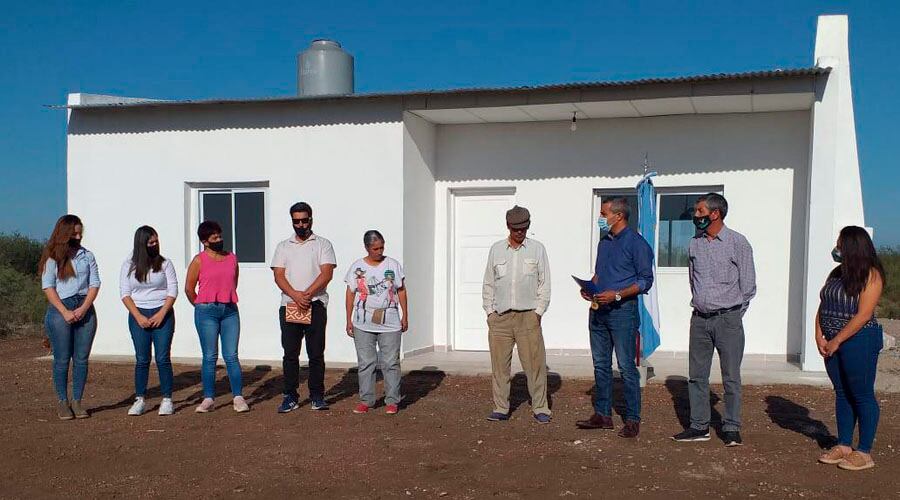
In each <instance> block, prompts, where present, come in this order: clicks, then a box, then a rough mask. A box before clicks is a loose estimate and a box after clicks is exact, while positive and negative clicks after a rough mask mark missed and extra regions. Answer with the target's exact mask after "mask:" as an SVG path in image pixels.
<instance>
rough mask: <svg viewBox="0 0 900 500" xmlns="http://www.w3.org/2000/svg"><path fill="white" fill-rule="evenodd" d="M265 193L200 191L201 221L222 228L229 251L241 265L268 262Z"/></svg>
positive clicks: (250, 191)
mask: <svg viewBox="0 0 900 500" xmlns="http://www.w3.org/2000/svg"><path fill="white" fill-rule="evenodd" d="M265 216H266V214H265V191H261V190H216V191H201V192H200V220H201V221H205V220H212V221H216V222H218V223H219V225H221V226H222V239H223V240H224V241H225V250H227V251H229V252H234V253H235V254H236V255H237V258H238V262H244V263H265V260H266V231H265V220H266V217H265Z"/></svg>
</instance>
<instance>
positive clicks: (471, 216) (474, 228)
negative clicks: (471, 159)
mask: <svg viewBox="0 0 900 500" xmlns="http://www.w3.org/2000/svg"><path fill="white" fill-rule="evenodd" d="M514 203H515V196H514V194H513V192H512V191H508V192H505V193H503V192H501V193H498V192H496V191H494V192H488V193H481V194H479V193H471V194H458V193H457V194H455V195H454V203H453V257H452V258H453V260H454V261H453V262H452V264H453V288H452V289H453V348H454V349H456V350H459V351H487V350H488V335H487V322H486V318H485V314H484V309H483V308H482V303H481V285H482V281H483V280H484V269H485V266H486V265H487V257H488V252H489V251H490V249H491V245H493V244H494V242H496V241H499V240H502V239H504V238H506V237H507V236H508V235H509V232H508V231H507V229H506V211H507V210H509V209H510V208H512V206H513V204H514Z"/></svg>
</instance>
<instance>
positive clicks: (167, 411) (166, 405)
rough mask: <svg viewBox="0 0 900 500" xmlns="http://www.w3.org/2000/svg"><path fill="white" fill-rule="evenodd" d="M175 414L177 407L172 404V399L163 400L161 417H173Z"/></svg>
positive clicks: (160, 407) (160, 411)
mask: <svg viewBox="0 0 900 500" xmlns="http://www.w3.org/2000/svg"><path fill="white" fill-rule="evenodd" d="M173 413H175V405H173V404H172V398H163V400H162V403H160V405H159V414H160V415H171V414H173Z"/></svg>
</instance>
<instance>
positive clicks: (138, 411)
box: [128, 398, 146, 417]
mask: <svg viewBox="0 0 900 500" xmlns="http://www.w3.org/2000/svg"><path fill="white" fill-rule="evenodd" d="M145 407H146V405H145V404H144V398H135V400H134V404H132V405H131V408H129V409H128V414H129V415H131V416H132V417H139V416H141V415H143V414H144V408H145Z"/></svg>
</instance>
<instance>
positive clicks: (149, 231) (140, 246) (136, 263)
mask: <svg viewBox="0 0 900 500" xmlns="http://www.w3.org/2000/svg"><path fill="white" fill-rule="evenodd" d="M154 236H156V237H159V235H158V234H156V229H153V228H152V227H150V226H141V227H139V228H137V231H135V232H134V250H133V251H132V252H131V270H130V271H129V274H130V273H134V278H135V279H136V280H138V281H139V282H141V283H146V282H147V274H148V273H149V272H150V270H151V269H152V270H153V272H154V273H158V272H159V270H160V269H162V265H163V261H164V260H165V259H163V257H162V255H159V254H156V256H155V257H150V254H149V253H147V242H148V241H150V238H152V237H154Z"/></svg>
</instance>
